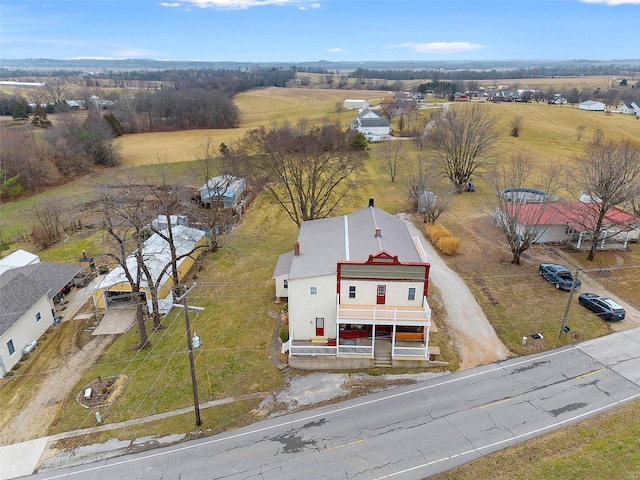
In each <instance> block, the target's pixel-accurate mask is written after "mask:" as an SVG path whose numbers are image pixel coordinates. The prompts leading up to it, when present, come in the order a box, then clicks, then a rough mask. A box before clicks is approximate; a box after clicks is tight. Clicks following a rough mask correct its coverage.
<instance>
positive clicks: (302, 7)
mask: <svg viewBox="0 0 640 480" xmlns="http://www.w3.org/2000/svg"><path fill="white" fill-rule="evenodd" d="M320 7H321V5H320V4H319V3H312V4H310V5H300V6H299V7H298V9H299V10H315V9H317V8H320Z"/></svg>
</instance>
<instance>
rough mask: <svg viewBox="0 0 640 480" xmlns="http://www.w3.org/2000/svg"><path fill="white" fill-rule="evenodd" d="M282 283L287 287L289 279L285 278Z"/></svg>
mask: <svg viewBox="0 0 640 480" xmlns="http://www.w3.org/2000/svg"><path fill="white" fill-rule="evenodd" d="M283 283H284V288H289V280H287V279H286V278H285V279H284V281H283Z"/></svg>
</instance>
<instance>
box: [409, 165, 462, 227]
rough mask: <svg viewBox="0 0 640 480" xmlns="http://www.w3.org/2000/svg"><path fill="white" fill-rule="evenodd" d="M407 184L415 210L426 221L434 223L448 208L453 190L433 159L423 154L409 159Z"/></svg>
mask: <svg viewBox="0 0 640 480" xmlns="http://www.w3.org/2000/svg"><path fill="white" fill-rule="evenodd" d="M406 185H407V190H408V192H409V199H410V200H411V202H412V204H413V205H412V206H413V211H414V212H417V213H419V214H420V215H421V216H422V221H423V222H424V223H434V222H435V221H436V220H437V219H438V217H439V216H440V215H441V214H443V213H444V212H445V211H446V210H447V207H448V206H449V201H450V199H451V194H452V193H453V192H451V185H450V184H449V182H447V181H446V179H444V178H443V177H442V175H441V174H440V171H439V169H438V166H437V165H436V164H435V162H434V160H433V159H430V158H429V157H428V156H426V155H424V154H422V155H418V157H417V158H416V159H415V160H412V161H409V162H408V164H407V177H406Z"/></svg>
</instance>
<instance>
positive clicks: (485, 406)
mask: <svg viewBox="0 0 640 480" xmlns="http://www.w3.org/2000/svg"><path fill="white" fill-rule="evenodd" d="M510 401H511V397H509V398H503V399H502V400H498V401H497V402H493V403H487V404H486V405H482V406H480V407H478V409H479V410H482V409H483V408H489V407H493V406H495V405H500V404H501V403H505V402H510Z"/></svg>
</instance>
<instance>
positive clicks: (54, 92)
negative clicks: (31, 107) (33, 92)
mask: <svg viewBox="0 0 640 480" xmlns="http://www.w3.org/2000/svg"><path fill="white" fill-rule="evenodd" d="M44 90H45V92H47V95H48V96H49V98H50V99H51V103H53V104H54V105H55V106H56V109H57V110H64V109H65V106H66V105H65V102H66V100H67V99H68V98H69V91H70V90H69V84H68V82H67V80H66V79H65V78H62V77H60V78H52V79H50V80H48V81H47V82H46V83H45V85H44Z"/></svg>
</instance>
